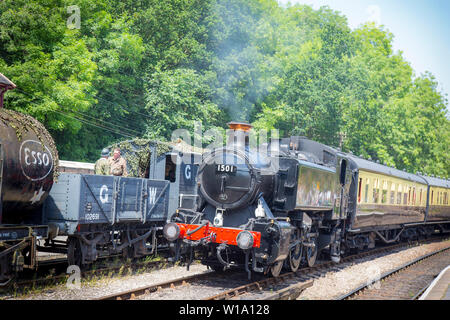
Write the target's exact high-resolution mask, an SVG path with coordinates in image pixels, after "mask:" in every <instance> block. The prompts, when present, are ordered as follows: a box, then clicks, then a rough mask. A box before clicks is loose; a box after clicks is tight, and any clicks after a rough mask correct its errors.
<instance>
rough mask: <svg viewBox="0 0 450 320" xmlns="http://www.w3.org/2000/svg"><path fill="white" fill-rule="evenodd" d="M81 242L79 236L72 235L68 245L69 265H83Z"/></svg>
mask: <svg viewBox="0 0 450 320" xmlns="http://www.w3.org/2000/svg"><path fill="white" fill-rule="evenodd" d="M81 246H82V244H81V242H80V239H79V238H77V237H70V238H69V244H68V247H67V260H68V261H69V265H77V266H79V267H80V268H81V267H82V266H83V251H82V250H81Z"/></svg>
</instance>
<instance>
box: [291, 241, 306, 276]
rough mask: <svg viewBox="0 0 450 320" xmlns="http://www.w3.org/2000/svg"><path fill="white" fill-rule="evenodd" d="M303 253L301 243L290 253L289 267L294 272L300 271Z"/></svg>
mask: <svg viewBox="0 0 450 320" xmlns="http://www.w3.org/2000/svg"><path fill="white" fill-rule="evenodd" d="M302 253H303V250H302V245H301V244H300V243H298V244H297V245H296V246H294V247H293V248H292V249H291V250H290V251H289V267H290V268H291V271H292V272H295V271H297V270H298V267H299V266H300V262H301V261H302Z"/></svg>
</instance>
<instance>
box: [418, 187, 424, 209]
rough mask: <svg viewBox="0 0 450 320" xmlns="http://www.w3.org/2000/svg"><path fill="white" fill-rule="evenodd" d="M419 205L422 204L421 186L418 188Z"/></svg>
mask: <svg viewBox="0 0 450 320" xmlns="http://www.w3.org/2000/svg"><path fill="white" fill-rule="evenodd" d="M419 205H420V206H422V205H423V203H422V188H420V191H419Z"/></svg>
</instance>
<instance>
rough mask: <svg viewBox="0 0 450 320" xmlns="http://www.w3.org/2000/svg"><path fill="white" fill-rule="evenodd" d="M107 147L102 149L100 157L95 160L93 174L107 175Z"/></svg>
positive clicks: (109, 170) (108, 171) (108, 172)
mask: <svg viewBox="0 0 450 320" xmlns="http://www.w3.org/2000/svg"><path fill="white" fill-rule="evenodd" d="M108 157H109V149H108V148H105V149H103V150H102V153H101V158H100V159H98V160H97V161H96V162H95V167H94V171H95V174H98V175H102V176H107V175H109V174H110V172H111V168H110V165H109V160H108Z"/></svg>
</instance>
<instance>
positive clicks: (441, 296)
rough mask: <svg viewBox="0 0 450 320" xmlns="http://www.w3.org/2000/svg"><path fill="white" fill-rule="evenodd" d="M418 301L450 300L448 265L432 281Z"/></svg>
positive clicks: (449, 267)
mask: <svg viewBox="0 0 450 320" xmlns="http://www.w3.org/2000/svg"><path fill="white" fill-rule="evenodd" d="M419 300H450V265H449V266H448V267H446V268H445V269H444V270H442V272H441V273H440V274H439V275H438V276H437V277H436V279H434V281H433V282H432V283H431V285H430V286H429V287H428V289H427V290H426V291H425V292H424V293H423V294H422V296H421V297H420V298H419Z"/></svg>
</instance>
